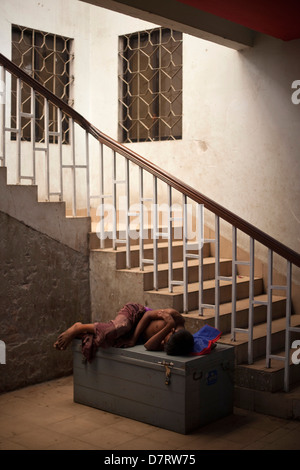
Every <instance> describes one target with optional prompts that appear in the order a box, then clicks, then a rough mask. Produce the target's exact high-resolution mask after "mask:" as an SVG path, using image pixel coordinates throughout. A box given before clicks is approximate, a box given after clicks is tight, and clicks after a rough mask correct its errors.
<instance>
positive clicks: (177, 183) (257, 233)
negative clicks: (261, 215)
mask: <svg viewBox="0 0 300 470" xmlns="http://www.w3.org/2000/svg"><path fill="white" fill-rule="evenodd" d="M0 64H1V65H3V66H4V67H5V69H6V70H8V71H9V72H11V73H12V74H13V75H15V76H16V77H18V78H20V79H21V80H22V81H23V82H25V83H26V84H27V85H29V86H30V87H32V88H33V89H34V90H35V91H37V92H38V93H40V94H41V95H43V96H44V97H45V98H46V99H48V100H49V101H50V102H51V103H53V104H54V105H56V106H58V107H59V108H60V109H61V110H62V111H63V112H64V113H65V114H67V115H68V116H69V117H71V118H72V119H73V120H74V121H75V122H76V123H77V124H79V125H80V126H81V127H82V128H83V129H85V131H87V132H88V133H89V134H91V135H92V136H94V137H95V138H96V139H97V140H98V141H99V142H101V143H103V144H105V145H106V146H107V147H109V148H111V149H112V150H114V151H116V152H117V153H119V154H120V155H123V156H124V157H125V158H127V159H128V160H130V161H132V162H133V163H135V164H137V165H138V166H139V167H141V168H143V169H144V170H146V171H148V172H149V173H151V174H152V175H154V176H156V177H157V178H159V179H160V180H161V181H164V182H165V183H167V184H168V185H170V186H172V187H173V188H174V189H176V190H178V191H179V192H181V193H182V194H185V195H186V196H187V197H189V198H190V199H192V200H194V201H195V202H197V203H199V204H203V205H204V207H205V208H207V209H209V210H210V211H211V212H213V213H214V214H215V215H217V216H219V217H220V218H221V219H223V220H225V221H227V222H229V223H230V224H231V225H233V226H234V227H235V228H237V229H239V230H241V231H242V232H244V233H245V234H247V235H249V236H250V237H251V238H253V239H254V240H256V241H258V242H259V243H261V244H262V245H264V246H266V247H267V248H269V249H271V250H272V251H274V252H275V253H277V254H278V255H280V256H282V257H283V258H284V259H286V260H287V261H289V262H291V263H293V264H294V265H295V266H298V267H300V254H299V253H297V252H296V251H294V250H292V249H291V248H289V247H287V246H286V245H284V244H283V243H281V242H279V241H277V240H276V239H274V238H273V237H271V236H270V235H268V234H266V233H265V232H263V231H261V230H260V229H258V228H257V227H255V226H254V225H252V224H250V223H249V222H247V221H246V220H244V219H242V218H241V217H239V216H237V215H236V214H234V213H233V212H231V211H229V210H228V209H226V208H225V207H223V206H221V205H220V204H218V203H216V202H214V201H213V200H211V199H209V198H208V197H206V196H205V195H203V194H202V193H200V192H199V191H197V190H196V189H194V188H192V187H191V186H189V185H187V184H185V183H184V182H182V181H181V180H180V179H178V178H176V177H175V176H173V175H171V174H169V173H167V172H165V171H164V170H162V169H161V168H159V167H158V166H156V165H155V164H154V163H152V162H150V161H149V160H147V159H145V158H144V157H142V156H140V155H139V154H137V153H136V152H134V151H133V150H131V149H128V148H127V147H125V146H124V145H123V144H121V143H119V142H117V141H115V140H114V139H112V138H111V137H109V136H107V135H106V134H104V133H103V132H101V131H100V130H99V129H97V128H96V127H95V126H93V125H92V124H91V123H89V122H88V121H87V120H86V119H85V118H84V117H83V116H82V115H81V114H79V113H78V112H77V111H75V110H74V109H73V108H72V107H71V106H69V105H68V104H67V103H65V102H64V101H63V100H61V99H60V98H58V97H57V96H56V95H55V94H54V93H52V92H51V91H49V90H47V88H45V87H44V86H43V85H41V84H40V83H39V82H37V81H36V80H35V79H34V78H32V77H30V75H28V74H27V73H26V72H24V71H23V70H22V69H20V68H19V67H18V66H17V65H15V64H13V62H11V61H10V60H9V59H7V58H6V57H5V56H3V55H2V54H0Z"/></svg>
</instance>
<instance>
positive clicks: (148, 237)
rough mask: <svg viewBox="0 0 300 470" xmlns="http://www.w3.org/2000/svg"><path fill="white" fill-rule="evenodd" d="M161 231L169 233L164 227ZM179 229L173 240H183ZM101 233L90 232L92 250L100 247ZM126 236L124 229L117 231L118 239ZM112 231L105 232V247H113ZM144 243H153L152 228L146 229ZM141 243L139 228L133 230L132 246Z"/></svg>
mask: <svg viewBox="0 0 300 470" xmlns="http://www.w3.org/2000/svg"><path fill="white" fill-rule="evenodd" d="M160 233H163V234H164V233H167V232H166V231H165V232H164V231H163V230H162V229H160ZM178 233H179V232H178V230H177V231H176V232H175V229H173V235H172V239H173V240H175V241H176V240H182V237H181V238H178ZM99 237H100V233H97V232H91V233H89V244H90V245H89V246H90V249H91V250H97V249H99V248H100V238H99ZM125 238H126V232H125V231H124V230H120V231H117V239H121V240H125ZM112 239H113V236H112V232H111V231H107V232H105V238H104V240H103V248H112V246H113V244H112ZM143 240H144V244H152V243H153V231H152V229H144V238H143ZM159 240H160V241H167V238H165V236H164V237H160V239H159ZM139 243H140V237H139V230H133V231H132V232H130V246H136V245H139ZM121 245H122V244H121Z"/></svg>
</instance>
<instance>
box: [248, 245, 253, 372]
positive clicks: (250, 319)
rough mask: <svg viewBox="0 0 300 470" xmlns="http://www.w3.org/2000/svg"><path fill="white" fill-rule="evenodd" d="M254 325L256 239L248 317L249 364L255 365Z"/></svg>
mask: <svg viewBox="0 0 300 470" xmlns="http://www.w3.org/2000/svg"><path fill="white" fill-rule="evenodd" d="M253 324H254V239H253V238H250V285H249V317H248V364H252V363H253Z"/></svg>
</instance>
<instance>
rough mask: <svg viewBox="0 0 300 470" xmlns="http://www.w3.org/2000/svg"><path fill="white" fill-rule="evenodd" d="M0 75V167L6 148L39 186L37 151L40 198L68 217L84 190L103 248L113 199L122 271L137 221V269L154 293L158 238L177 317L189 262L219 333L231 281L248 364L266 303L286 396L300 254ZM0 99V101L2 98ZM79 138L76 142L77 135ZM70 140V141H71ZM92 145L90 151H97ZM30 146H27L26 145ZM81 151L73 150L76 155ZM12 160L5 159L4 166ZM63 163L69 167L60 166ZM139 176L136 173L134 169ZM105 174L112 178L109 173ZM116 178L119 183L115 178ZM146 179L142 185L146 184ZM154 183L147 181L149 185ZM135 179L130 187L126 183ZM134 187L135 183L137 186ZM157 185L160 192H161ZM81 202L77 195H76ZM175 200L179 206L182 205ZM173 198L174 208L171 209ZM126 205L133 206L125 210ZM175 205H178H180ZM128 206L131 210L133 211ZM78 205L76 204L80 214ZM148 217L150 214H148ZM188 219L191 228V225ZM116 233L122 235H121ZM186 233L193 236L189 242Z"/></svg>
mask: <svg viewBox="0 0 300 470" xmlns="http://www.w3.org/2000/svg"><path fill="white" fill-rule="evenodd" d="M0 65H1V76H0V80H1V83H2V87H3V90H4V91H3V92H2V95H1V97H0V98H1V99H2V105H1V114H0V116H1V154H0V162H1V165H2V166H5V165H8V166H9V161H8V157H7V151H8V150H7V147H9V150H10V151H11V149H13V151H14V152H15V153H16V174H17V176H16V183H17V184H20V183H21V182H22V181H23V180H25V181H30V182H31V183H32V184H37V173H36V170H35V168H36V165H37V161H36V160H37V155H39V153H40V152H42V154H44V156H45V158H44V170H45V199H46V200H49V201H50V200H51V198H53V197H58V198H59V200H62V201H64V200H67V199H68V198H69V199H70V200H71V202H72V215H73V216H76V215H77V213H78V206H77V200H78V197H79V196H78V191H79V188H80V189H81V188H82V186H83V181H84V185H85V201H86V214H87V215H88V216H89V215H90V214H91V209H93V208H95V207H98V206H99V207H100V212H99V213H98V215H99V217H100V221H99V224H98V227H99V238H100V244H101V245H100V246H101V247H104V242H105V238H106V237H107V228H106V226H105V212H107V211H106V205H105V201H106V200H107V199H109V200H110V201H111V203H110V205H109V207H110V208H111V216H112V217H111V218H112V220H111V223H112V230H111V234H110V236H111V238H112V245H113V248H114V249H117V246H118V244H119V243H122V244H125V246H126V265H127V267H128V268H130V266H131V261H130V253H131V242H132V218H134V219H137V220H138V230H137V231H136V233H137V234H138V237H139V255H140V260H139V263H140V269H141V270H143V269H144V266H145V264H151V265H152V266H153V284H154V289H158V288H159V284H158V266H159V256H158V241H159V239H160V238H166V240H167V243H168V289H169V291H170V292H173V289H174V288H175V287H176V286H181V287H180V288H181V289H182V293H183V311H184V312H188V311H189V295H188V284H189V264H188V263H189V260H190V259H195V260H197V263H198V282H199V290H198V292H199V294H198V307H199V315H200V316H203V311H204V309H207V308H209V309H213V310H214V315H215V326H216V328H219V324H220V285H221V283H224V282H225V283H226V282H230V283H232V316H231V336H232V340H233V341H234V340H235V338H236V334H237V333H243V334H246V335H247V337H248V363H249V364H251V363H252V362H253V327H254V306H255V305H257V304H263V305H266V308H267V332H266V333H267V339H266V366H267V367H270V364H271V360H272V359H278V360H282V361H284V365H285V375H284V390H285V391H288V390H289V373H290V367H289V354H290V338H291V336H290V335H291V333H293V332H297V333H299V332H300V328H299V327H294V326H292V325H291V314H292V300H291V299H292V296H291V289H292V266H295V267H298V268H299V267H300V254H299V253H296V252H295V251H293V250H291V249H290V248H288V247H287V246H285V245H283V244H282V243H280V242H278V241H277V240H275V239H274V238H272V237H270V236H269V235H267V234H265V233H264V232H262V231H261V230H259V229H257V228H256V227H254V226H253V225H251V224H249V223H248V222H247V221H245V220H243V219H242V218H240V217H238V216H237V215H235V214H233V213H232V212H230V211H228V210H227V209H226V208H224V207H222V206H220V205H219V204H217V203H215V202H214V201H212V200H211V199H209V198H207V197H206V196H204V195H203V194H201V193H200V192H198V191H197V190H196V189H194V188H192V187H190V186H188V185H186V184H185V183H184V182H182V181H180V180H179V179H178V178H175V177H174V176H172V175H170V174H168V173H166V172H165V171H164V170H162V169H161V168H159V167H157V166H156V165H154V164H153V163H152V162H150V161H148V160H146V159H145V158H143V157H141V156H140V155H138V154H137V153H135V152H133V151H132V150H130V149H128V148H126V147H125V146H123V145H122V144H120V143H119V142H117V141H115V140H113V139H112V138H110V137H108V136H107V135H105V134H103V133H102V132H101V131H99V130H98V129H97V128H95V127H94V126H93V125H92V124H90V123H89V122H88V121H87V120H86V119H84V118H83V117H82V116H81V115H80V114H79V113H77V112H76V111H75V110H74V109H73V108H71V107H70V106H68V105H67V104H66V103H64V102H63V101H61V100H60V99H59V98H57V97H56V96H55V95H53V94H52V93H51V92H49V91H48V90H47V89H45V88H44V87H43V86H42V85H40V84H39V83H38V82H36V81H35V80H34V79H32V78H31V77H30V76H29V75H27V74H26V73H25V72H24V71H22V70H21V69H19V68H18V67H17V66H15V65H14V64H13V63H12V62H11V61H9V60H8V59H7V58H5V57H4V56H3V55H1V54H0ZM11 75H14V76H15V77H17V120H16V123H17V125H16V127H15V128H11V127H10V126H8V125H6V123H7V122H8V121H9V120H10V108H9V103H10V99H9V94H10V87H9V77H10V76H11ZM22 82H24V83H26V84H27V85H28V86H29V87H30V88H31V113H27V114H26V113H23V112H22V107H21V101H20V93H21V83H22ZM5 93H6V95H5V96H4V94H5ZM36 94H39V95H41V96H42V97H43V98H44V115H45V122H44V139H43V141H44V143H43V145H41V144H39V145H38V146H37V145H36V143H35V135H34V128H35V109H34V100H35V95H36ZM49 102H51V103H52V104H53V105H54V106H55V107H56V111H57V121H58V130H57V131H56V132H51V131H49V126H48V119H47V116H48V113H47V110H48V107H49ZM64 115H66V116H68V118H69V121H70V129H71V133H70V139H69V144H63V140H62V127H61V125H60V123H61V122H62V119H63V116H64ZM22 119H28V120H30V123H31V141H30V144H29V143H28V142H27V143H26V145H27V147H26V149H25V150H24V152H25V151H26V158H28V154H29V156H30V159H31V163H30V165H29V166H30V168H31V170H32V171H31V173H30V174H29V172H27V173H25V172H24V171H23V159H24V153H23V145H22V141H21V121H22ZM82 132H83V136H82V138H81V139H78V135H79V134H80V133H82ZM12 135H14V136H15V141H13V142H12V141H9V140H8V139H7V136H12ZM54 135H55V137H56V139H57V140H56V142H57V143H55V144H53V143H51V144H50V140H49V139H50V137H53V136H54ZM75 137H76V141H75ZM95 143H96V146H95ZM28 145H29V146H30V148H29V147H28ZM78 147H79V150H78ZM51 152H52V153H53V154H54V155H55V158H56V160H57V166H58V171H57V168H56V171H55V172H54V174H52V173H51V166H52V157H51ZM95 152H96V163H95V162H94V163H93V164H92V163H91V157H92V156H93V158H94V159H95ZM78 153H80V156H81V155H82V154H84V157H85V158H84V161H83V162H82V161H81V162H80V163H78V161H77V159H78ZM120 158H121V159H123V160H124V163H125V165H124V167H123V164H122V167H123V171H122V172H121V165H120V164H119V162H118V160H119V159H120ZM11 159H12V155H11V154H10V155H9V160H11ZM65 160H67V161H65ZM136 169H137V172H138V173H134V171H136ZM65 171H70V172H71V179H70V181H69V182H68V185H66V184H65V176H64V172H65ZM82 171H83V172H85V176H84V177H83V178H82V176H80V185H79V184H78V178H79V177H78V172H82ZM109 172H110V176H108V175H109ZM120 173H121V177H119V176H120ZM146 178H147V183H146V182H145V179H146ZM151 179H152V182H151ZM132 181H134V183H135V184H131V182H132ZM137 181H138V184H136V183H137ZM53 182H54V183H55V184H56V185H57V183H58V189H57V190H55V191H54V190H52V186H53ZM108 182H109V186H110V188H109V189H108V190H107V183H108ZM161 186H163V190H161ZM69 188H71V195H70V194H67V189H68V190H69ZM120 188H123V196H122V197H123V201H125V204H124V206H125V208H124V207H123V209H124V214H125V222H124V221H123V226H122V227H121V224H120V221H119V220H118V215H119V213H120V212H121V210H120V197H119V196H118V191H119V190H120ZM160 191H163V192H164V201H165V200H167V201H168V203H167V211H166V217H167V218H166V227H167V230H166V231H165V232H159V225H160V224H159V210H158V209H159V195H160ZM81 198H83V194H81ZM180 198H181V201H180ZM173 199H176V201H177V202H176V203H175V204H174V203H173ZM131 201H132V202H133V204H131ZM178 201H179V202H178ZM149 203H151V211H150V213H151V223H152V243H153V257H152V258H151V259H148V258H145V257H144V243H145V240H144V239H145V236H144V231H145V214H144V212H145V208H146V207H147V204H149ZM189 204H192V205H193V208H194V209H193V211H194V213H193V214H194V215H193V216H192V217H191V218H190V214H189V211H188V209H189ZM132 205H133V206H134V210H133V209H132ZM175 206H176V207H180V208H181V209H180V210H179V212H181V213H180V215H179V216H175V215H174V213H175V210H174V207H175ZM81 207H82V202H80V208H81ZM204 211H207V212H208V213H209V214H212V217H213V219H214V229H212V231H213V232H214V237H213V238H206V237H205V234H204ZM147 215H149V213H148V212H147ZM190 221H191V222H190ZM220 221H222V222H223V221H225V222H226V223H227V224H229V226H230V227H232V273H231V276H222V275H221V274H220ZM178 222H180V226H182V242H183V270H182V272H183V275H182V279H180V280H178V279H175V278H174V275H173V254H172V253H173V248H174V245H175V243H176V237H174V230H175V229H176V223H178ZM190 223H192V224H194V225H195V226H196V229H195V230H190V226H189V224H190ZM121 228H122V229H123V230H121ZM238 230H239V231H241V232H242V233H243V234H245V235H247V236H248V237H249V240H250V250H249V252H250V259H249V260H247V261H244V260H239V259H238V258H237V246H238V243H237V231H238ZM122 231H123V232H124V234H125V236H124V237H123V238H120V234H122ZM189 232H192V236H190V234H189ZM207 243H209V244H212V245H214V249H215V255H214V257H215V276H214V278H215V286H214V302H211V303H205V302H204V288H203V286H204V262H203V260H204V248H205V245H206V244H207ZM255 244H261V245H263V246H264V247H266V248H267V250H268V287H267V294H268V300H267V301H261V300H257V299H256V298H255V295H254V281H255V276H254V265H255V246H256V245H255ZM273 253H276V254H277V255H279V256H280V257H281V258H283V259H284V260H285V261H286V271H287V275H286V285H283V286H282V285H279V286H278V285H273ZM239 265H247V266H248V267H249V299H250V300H249V316H248V327H247V328H238V327H237V311H236V301H237V287H238V285H237V278H238V276H237V274H238V266H239ZM274 290H284V291H285V293H286V330H285V355H284V356H279V355H276V354H272V344H271V343H272V342H271V338H272V292H273V291H274Z"/></svg>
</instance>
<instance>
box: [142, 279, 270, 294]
mask: <svg viewBox="0 0 300 470" xmlns="http://www.w3.org/2000/svg"><path fill="white" fill-rule="evenodd" d="M249 280H250V278H249V277H247V276H237V284H242V283H243V282H249ZM259 280H261V278H260V277H255V278H254V281H259ZM231 283H232V282H231V280H222V281H220V287H222V286H227V285H230V284H231ZM214 287H215V280H214V279H209V280H207V281H203V289H204V290H205V289H212V288H214ZM198 290H199V282H191V283H189V284H188V292H195V291H198ZM147 293H149V294H164V295H169V296H174V295H181V294H182V293H183V286H174V287H173V292H169V289H168V287H162V288H161V289H158V290H149V291H147Z"/></svg>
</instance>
